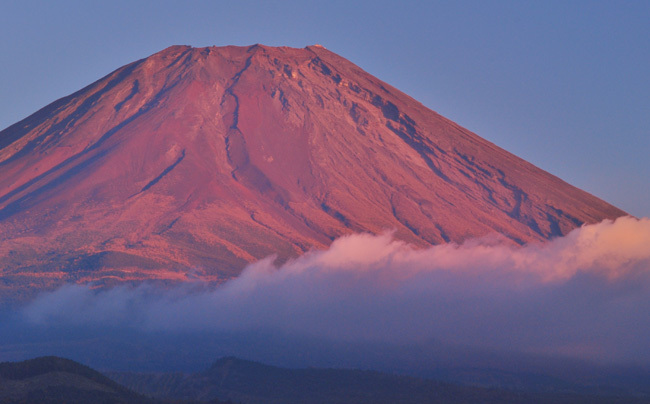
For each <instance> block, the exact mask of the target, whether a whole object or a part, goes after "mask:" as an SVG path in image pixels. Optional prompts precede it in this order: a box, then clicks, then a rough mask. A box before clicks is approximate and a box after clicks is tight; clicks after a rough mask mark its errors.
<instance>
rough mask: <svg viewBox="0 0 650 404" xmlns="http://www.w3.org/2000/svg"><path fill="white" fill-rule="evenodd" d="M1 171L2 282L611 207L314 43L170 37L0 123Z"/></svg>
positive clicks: (109, 272) (149, 275)
mask: <svg viewBox="0 0 650 404" xmlns="http://www.w3.org/2000/svg"><path fill="white" fill-rule="evenodd" d="M0 172H1V173H2V175H0V268H2V275H1V278H0V279H1V281H0V285H2V286H0V288H3V289H4V290H13V291H14V292H16V291H20V293H23V292H22V291H25V290H30V289H41V288H50V287H53V286H56V285H59V284H61V283H63V282H97V284H98V285H111V284H115V283H120V282H138V281H141V280H145V279H149V280H160V281H165V282H174V281H180V280H186V279H189V278H201V279H203V280H208V281H214V282H221V281H224V280H226V279H228V278H230V277H233V276H236V275H237V274H238V273H239V272H240V271H241V270H242V268H243V267H244V266H245V265H246V264H247V263H250V262H252V261H255V260H258V259H260V258H263V257H266V256H268V255H271V254H277V255H278V259H279V260H280V261H282V260H286V259H287V258H290V257H294V256H297V255H299V254H302V253H304V252H305V251H308V250H309V249H312V248H317V249H321V248H325V247H327V246H328V245H329V244H330V243H331V242H332V240H334V239H335V238H337V237H339V236H342V235H345V234H349V233H353V232H370V233H380V232H384V231H387V230H394V231H395V237H397V238H399V239H402V240H405V241H407V242H409V243H412V244H414V245H416V246H421V247H424V246H428V245H432V244H438V243H444V242H449V241H452V242H462V241H463V240H466V239H468V238H471V237H478V236H485V235H488V234H493V233H496V234H500V235H502V236H503V237H505V238H506V239H508V240H511V242H512V243H516V244H524V243H529V242H537V241H543V240H547V239H550V238H553V237H556V236H561V235H564V234H566V233H567V232H569V231H570V230H572V229H574V228H576V227H578V226H580V225H582V224H584V223H595V222H599V221H601V220H603V219H607V218H610V219H611V218H615V217H618V216H622V215H625V212H623V211H621V210H619V209H617V208H615V207H613V206H611V205H609V204H607V203H605V202H603V201H601V200H600V199H598V198H596V197H594V196H592V195H590V194H588V193H586V192H584V191H581V190H579V189H577V188H575V187H573V186H571V185H569V184H567V183H565V182H563V181H562V180H560V179H558V178H556V177H554V176H552V175H550V174H549V173H547V172H545V171H543V170H541V169H539V168H537V167H535V166H533V165H531V164H529V163H527V162H526V161H524V160H522V159H520V158H518V157H516V156H514V155H512V154H510V153H508V152H506V151H504V150H502V149H500V148H498V147H497V146H495V145H493V144H491V143H490V142H488V141H486V140H484V139H482V138H480V137H478V136H477V135H475V134H474V133H471V132H470V131H468V130H466V129H464V128H462V127H461V126H459V125H457V124H456V123H454V122H452V121H450V120H448V119H446V118H444V117H442V116H440V115H439V114H437V113H435V112H433V111H431V110H429V109H428V108H426V107H424V106H423V105H422V104H420V103H419V102H417V101H416V100H414V99H412V98H411V97H409V96H407V95H406V94H404V93H402V92H400V91H399V90H397V89H395V88H393V87H391V86H390V85H388V84H386V83H384V82H382V81H380V80H379V79H377V78H375V77H373V76H371V75H370V74H368V73H366V72H365V71H363V70H362V69H361V68H359V67H357V66H355V65H354V64H352V63H351V62H349V61H347V60H345V59H344V58H342V57H340V56H338V55H336V54H334V53H332V52H330V51H329V50H327V49H325V48H323V47H322V46H318V45H315V46H308V47H306V48H304V49H293V48H285V47H278V48H274V47H266V46H261V45H254V46H250V47H234V46H227V47H209V48H192V47H189V46H172V47H170V48H167V49H165V50H163V51H161V52H159V53H156V54H154V55H152V56H150V57H148V58H145V59H142V60H139V61H136V62H134V63H131V64H129V65H126V66H124V67H122V68H120V69H118V70H116V71H114V72H113V73H111V74H109V75H108V76H106V77H104V78H102V79H100V80H98V81H97V82H95V83H93V84H91V85H90V86H88V87H86V88H84V89H82V90H80V91H78V92H76V93H74V94H72V95H70V96H68V97H65V98H62V99H60V100H58V101H56V102H54V103H52V104H50V105H48V106H47V107H45V108H43V109H41V110H40V111H38V112H36V113H35V114H33V115H31V116H29V117H28V118H26V119H24V120H22V121H20V122H18V123H16V124H14V125H13V126H10V127H9V128H7V129H5V130H3V131H2V132H0ZM16 293H19V292H16Z"/></svg>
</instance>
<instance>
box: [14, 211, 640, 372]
mask: <svg viewBox="0 0 650 404" xmlns="http://www.w3.org/2000/svg"><path fill="white" fill-rule="evenodd" d="M649 313H650V219H636V218H632V217H624V218H619V219H617V220H616V221H615V222H612V221H604V222H602V223H599V224H595V225H589V226H584V227H582V228H579V229H576V230H574V231H572V232H571V233H570V234H568V235H567V236H566V237H562V238H557V239H554V240H552V241H550V242H547V243H545V244H534V245H528V246H524V247H515V246H512V245H509V244H506V243H501V242H498V241H494V240H493V239H477V240H471V241H468V242H466V243H464V244H462V245H456V244H445V245H439V246H434V247H431V248H428V249H417V248H414V247H412V246H410V245H408V244H406V243H404V242H401V241H397V240H394V239H393V238H392V235H391V234H384V235H380V236H373V235H367V234H357V235H351V236H346V237H342V238H340V239H338V240H336V241H335V242H334V243H333V244H332V245H331V247H330V248H329V249H328V250H326V251H313V252H310V253H307V254H305V255H303V256H301V257H299V258H297V259H295V260H292V261H289V262H287V263H285V264H284V265H282V266H280V267H275V266H274V265H273V257H269V258H267V259H264V260H261V261H259V262H257V263H254V264H252V265H249V266H248V267H247V268H246V269H245V270H244V271H243V273H242V274H241V276H239V277H238V278H236V279H234V280H232V281H229V282H227V283H225V284H223V285H221V286H219V287H216V288H212V289H208V288H206V287H204V286H202V285H200V284H188V285H183V286H180V287H177V288H174V289H171V290H162V289H159V288H156V287H154V286H151V285H142V286H140V287H136V288H129V287H116V288H113V289H109V290H100V291H96V290H93V289H91V288H90V287H89V286H81V285H69V286H65V287H63V288H61V289H59V290H57V291H55V292H52V293H48V294H44V295H42V296H40V297H39V298H37V299H36V300H35V301H33V302H32V303H31V304H30V305H28V306H27V307H25V308H24V309H23V311H22V314H23V315H24V316H25V318H27V319H28V321H29V322H30V323H31V324H36V325H48V324H63V325H66V324H69V325H71V326H88V327H92V326H115V327H128V328H132V329H141V330H146V331H154V332H174V331H175V330H184V331H186V332H187V331H190V332H191V331H197V332H201V331H223V332H247V331H258V330H264V331H278V332H282V333H285V334H287V335H302V336H317V337H319V338H329V339H332V340H337V341H343V342H345V341H350V342H355V343H357V342H363V341H369V342H370V341H372V342H387V343H398V344H401V343H403V344H410V343H423V342H425V341H430V340H436V341H443V342H445V343H449V344H455V345H460V346H470V347H478V348H483V349H493V350H502V351H505V352H519V353H531V354H544V355H546V354H548V355H566V356H571V357H576V358H585V359H590V360H596V361H602V362H628V363H629V362H635V363H643V364H650V345H648V343H647V342H648V341H650V314H649Z"/></svg>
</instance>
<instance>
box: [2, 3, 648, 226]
mask: <svg viewBox="0 0 650 404" xmlns="http://www.w3.org/2000/svg"><path fill="white" fill-rule="evenodd" d="M648 21H650V2H649V1H610V2H603V1H536V2H533V1H524V0H521V1H447V2H435V1H406V2H397V1H394V2H392V1H391V2H389V1H327V2H312V1H303V2H298V1H259V2H258V1H209V2H208V1H185V2H181V1H139V2H137V1H121V0H120V1H111V2H99V1H70V0H60V1H57V2H49V1H48V2H46V1H43V2H36V1H21V2H10V1H3V2H0V37H1V38H2V40H1V41H0V55H2V60H1V63H0V128H5V127H7V126H9V125H10V124H12V123H14V122H16V121H18V120H20V119H22V118H25V117H26V116H28V115H30V114H31V113H33V112H35V111H36V110H37V109H39V108H41V107H43V106H45V105H46V104H48V103H50V102H52V101H54V100H56V99H58V98H60V97H63V96H65V95H67V94H70V93H72V92H74V91H76V90H78V89H80V88H82V87H84V86H85V85H87V84H90V83H91V82H93V81H95V80H97V79H98V78H100V77H102V76H104V75H106V74H107V73H109V72H110V71H112V70H114V69H116V68H118V67H120V66H122V65H124V64H126V63H129V62H131V61H133V60H136V59H140V58H143V57H146V56H148V55H150V54H152V53H155V52H157V51H159V50H161V49H163V48H165V47H167V46H169V45H173V44H188V45H193V46H208V45H230V44H233V45H249V44H253V43H263V44H266V45H284V46H293V47H304V46H306V45H310V44H315V43H319V44H322V45H324V46H325V47H327V48H328V49H330V50H332V51H334V52H336V53H338V54H340V55H341V56H343V57H346V58H347V59H349V60H351V61H352V62H354V63H356V64H358V65H359V66H361V67H362V68H364V69H365V70H367V71H368V72H370V73H371V74H374V75H375V76H377V77H379V78H380V79H382V80H384V81H386V82H388V83H390V84H392V85H394V86H395V87H397V88H399V89H401V90H402V91H404V92H406V93H407V94H409V95H411V96H413V97H414V98H416V99H418V100H419V101H421V102H422V103H424V104H425V105H426V106H428V107H429V108H431V109H433V110H435V111H437V112H439V113H441V114H443V115H445V116H447V117H448V118H450V119H452V120H454V121H456V122H458V123H459V124H461V125H462V126H464V127H466V128H468V129H470V130H472V131H474V132H476V133H477V134H479V135H480V136H482V137H484V138H486V139H488V140H490V141H492V142H494V143H496V144H497V145H499V146H501V147H503V148H505V149H507V150H509V151H511V152H513V153H515V154H517V155H519V156H520V157H522V158H524V159H526V160H529V161H531V162H532V163H534V164H536V165H538V166H539V167H541V168H543V169H545V170H547V171H549V172H551V173H553V174H555V175H558V176H559V177H561V178H563V179H564V180H566V181H568V182H570V183H572V184H574V185H576V186H578V187H580V188H583V189H585V190H587V191H589V192H591V193H593V194H595V195H597V196H599V197H601V198H603V199H605V200H607V201H609V202H611V203H613V204H615V205H617V206H619V207H620V208H622V209H624V210H626V211H628V212H629V213H631V214H633V215H636V216H650V184H649V182H650V181H649V180H650V158H648V157H649V154H650V73H649V72H650V23H648ZM0 175H1V173H0Z"/></svg>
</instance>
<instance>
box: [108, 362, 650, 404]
mask: <svg viewBox="0 0 650 404" xmlns="http://www.w3.org/2000/svg"><path fill="white" fill-rule="evenodd" d="M111 377H114V378H115V379H116V380H118V381H119V382H121V383H123V384H124V385H126V386H129V387H130V388H132V389H133V390H135V391H138V392H140V393H142V394H147V395H150V396H154V397H159V398H168V399H171V398H174V399H194V400H209V399H215V398H216V399H221V400H232V401H234V402H240V403H243V404H262V403H264V404H276V403H277V404H280V403H282V404H335V403H347V404H351V403H373V404H380V403H391V404H395V403H400V404H409V403H413V404H416V403H650V398H634V397H608V396H592V395H577V394H551V393H529V392H521V391H509V390H504V389H490V388H479V387H468V386H459V385H453V384H448V383H442V382H438V381H433V380H426V379H419V378H414V377H406V376H397V375H389V374H385V373H379V372H373V371H364V370H344V369H314V368H310V369H286V368H279V367H274V366H268V365H263V364H260V363H256V362H250V361H244V360H240V359H236V358H223V359H220V360H218V361H217V362H216V363H215V364H214V365H213V366H212V367H211V368H210V369H208V370H206V371H203V372H199V373H195V374H183V373H166V374H165V373H156V374H152V373H149V374H143V373H140V374H136V373H115V374H111Z"/></svg>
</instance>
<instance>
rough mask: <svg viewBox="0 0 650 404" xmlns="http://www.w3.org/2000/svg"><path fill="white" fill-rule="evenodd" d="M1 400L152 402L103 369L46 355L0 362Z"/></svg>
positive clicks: (35, 401) (7, 401)
mask: <svg viewBox="0 0 650 404" xmlns="http://www.w3.org/2000/svg"><path fill="white" fill-rule="evenodd" d="M0 403H24V404H28V403H68V404H74V403H79V404H82V403H84V404H85V403H99V404H101V403H106V404H108V403H125V404H127V403H153V401H151V400H148V399H146V398H145V397H143V396H141V395H139V394H136V393H134V392H132V391H131V390H129V389H127V388H126V387H124V386H121V385H119V384H118V383H116V382H114V381H113V380H111V379H109V378H108V377H106V376H104V375H102V374H101V373H99V372H97V371H95V370H93V369H91V368H89V367H87V366H84V365H81V364H79V363H77V362H74V361H71V360H69V359H63V358H57V357H54V356H47V357H42V358H37V359H31V360H27V361H24V362H18V363H11V362H4V363H0Z"/></svg>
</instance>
